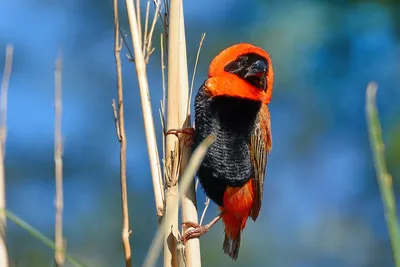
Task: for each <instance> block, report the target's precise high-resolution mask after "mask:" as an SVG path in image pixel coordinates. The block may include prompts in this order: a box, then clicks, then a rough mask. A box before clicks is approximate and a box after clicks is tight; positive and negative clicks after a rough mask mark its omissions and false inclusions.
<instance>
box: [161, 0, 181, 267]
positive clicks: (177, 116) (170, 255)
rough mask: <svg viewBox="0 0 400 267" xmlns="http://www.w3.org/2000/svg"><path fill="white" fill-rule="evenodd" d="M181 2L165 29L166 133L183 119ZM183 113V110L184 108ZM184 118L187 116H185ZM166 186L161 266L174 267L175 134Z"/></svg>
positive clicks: (173, 6) (169, 141) (176, 1)
mask: <svg viewBox="0 0 400 267" xmlns="http://www.w3.org/2000/svg"><path fill="white" fill-rule="evenodd" d="M181 8H182V1H181V0H171V1H170V12H169V14H168V15H169V28H168V89H167V92H168V94H167V97H168V99H167V121H166V124H167V130H169V129H179V128H182V127H183V125H184V123H185V120H184V119H183V116H181V114H182V111H181V110H180V105H181V102H180V97H181V95H180V91H181V90H184V87H182V86H184V85H183V84H182V80H183V79H182V78H181V75H182V73H181V71H183V72H184V70H183V67H182V68H181V63H182V59H181V52H180V50H181V47H182V46H181V45H180V44H179V42H180V38H179V35H180V15H181V12H180V9H181ZM186 83H187V80H186ZM184 111H186V109H184ZM185 115H186V114H185ZM165 153H166V157H165V185H166V198H165V206H166V214H165V215H166V218H165V219H166V226H165V239H164V267H169V266H172V267H177V266H178V258H177V248H176V240H175V238H174V236H173V234H172V233H174V232H177V231H178V174H179V164H180V156H179V155H180V150H179V141H178V139H177V138H176V137H175V136H174V135H167V137H166V149H165Z"/></svg>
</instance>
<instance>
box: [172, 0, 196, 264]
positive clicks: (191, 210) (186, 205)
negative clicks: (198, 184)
mask: <svg viewBox="0 0 400 267" xmlns="http://www.w3.org/2000/svg"><path fill="white" fill-rule="evenodd" d="M178 23H179V36H178V38H179V79H180V81H179V85H180V88H179V94H180V95H179V122H180V125H182V126H181V127H190V126H191V122H190V109H189V107H190V97H189V84H188V80H189V79H188V69H187V56H186V37H185V20H184V15H183V3H182V1H180V5H179V22H178ZM171 27H172V25H171ZM170 29H171V28H170ZM171 39H172V36H170V40H171ZM201 43H202V41H201ZM200 47H201V46H200ZM198 54H199V53H198ZM193 75H195V74H193ZM181 140H182V141H183V140H184V139H183V138H182V139H181ZM181 147H183V149H182V158H181V162H180V174H181V175H182V174H183V172H184V170H185V168H186V165H187V162H188V161H189V158H190V153H191V150H192V148H191V146H185V145H184V144H183V142H181ZM198 220H199V218H198V214H197V202H196V192H195V183H194V179H192V180H191V183H190V185H189V189H188V190H187V191H186V193H184V194H183V197H182V221H184V222H185V221H192V222H195V223H197V222H198ZM185 230H186V231H187V230H189V228H188V229H185ZM185 258H186V266H188V267H201V255H200V241H199V239H198V238H195V239H191V240H189V241H187V242H186V243H185Z"/></svg>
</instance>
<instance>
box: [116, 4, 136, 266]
mask: <svg viewBox="0 0 400 267" xmlns="http://www.w3.org/2000/svg"><path fill="white" fill-rule="evenodd" d="M114 26H115V28H114V34H115V36H114V57H115V66H116V73H117V92H118V116H117V115H116V114H117V108H116V105H115V101H113V110H114V120H115V127H116V130H117V138H118V141H119V143H120V183H121V202H122V231H121V238H122V244H123V247H124V254H125V266H126V267H130V266H132V252H131V245H130V242H129V236H130V234H131V232H130V230H129V210H128V193H127V186H126V135H125V116H124V102H123V89H122V71H121V57H120V52H121V48H122V43H121V40H120V36H119V18H118V0H114Z"/></svg>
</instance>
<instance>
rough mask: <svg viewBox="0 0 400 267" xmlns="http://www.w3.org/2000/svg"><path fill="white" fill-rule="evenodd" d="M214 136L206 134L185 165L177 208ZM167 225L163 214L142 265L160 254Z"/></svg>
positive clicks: (147, 265) (147, 266)
mask: <svg viewBox="0 0 400 267" xmlns="http://www.w3.org/2000/svg"><path fill="white" fill-rule="evenodd" d="M215 140H216V136H215V135H214V134H211V135H209V136H207V138H206V139H204V141H203V142H202V143H201V144H200V145H199V146H198V147H197V148H196V150H195V151H194V152H193V154H192V156H191V158H190V160H189V162H188V164H187V167H186V169H185V172H184V173H183V175H182V177H181V180H180V193H179V195H178V208H179V203H180V202H179V200H181V199H182V197H183V194H185V192H186V191H187V190H188V189H189V186H190V183H191V182H192V180H193V177H194V176H195V174H196V172H197V170H198V168H199V166H200V164H201V162H202V161H203V159H204V157H205V155H206V153H207V150H208V149H209V148H210V146H211V145H212V144H213V143H214V142H215ZM167 225H168V220H167V216H164V218H163V220H162V222H161V225H160V228H159V229H158V231H157V233H156V235H155V236H154V238H153V241H152V243H151V246H150V249H149V250H148V252H147V255H146V259H145V261H144V264H143V267H153V266H155V264H156V261H157V259H158V256H159V254H160V250H161V247H162V245H163V236H164V231H163V229H165V228H166V227H167Z"/></svg>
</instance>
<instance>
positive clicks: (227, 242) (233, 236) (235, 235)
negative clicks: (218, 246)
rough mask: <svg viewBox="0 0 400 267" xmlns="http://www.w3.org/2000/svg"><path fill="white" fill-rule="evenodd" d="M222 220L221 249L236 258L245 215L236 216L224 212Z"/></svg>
mask: <svg viewBox="0 0 400 267" xmlns="http://www.w3.org/2000/svg"><path fill="white" fill-rule="evenodd" d="M222 220H223V222H224V225H225V239H224V245H223V250H224V252H225V253H226V254H228V255H229V257H231V258H232V259H233V260H236V259H237V258H238V256H239V249H240V241H241V236H242V230H243V228H244V227H245V226H246V221H247V217H244V218H243V217H242V218H240V217H239V218H238V217H237V216H235V215H233V214H230V213H225V214H224V216H223V217H222Z"/></svg>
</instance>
